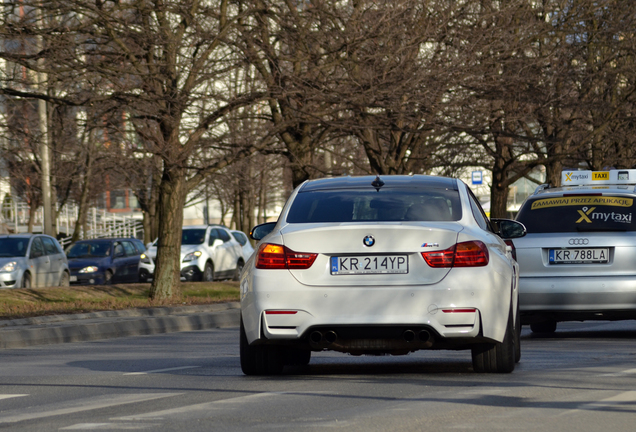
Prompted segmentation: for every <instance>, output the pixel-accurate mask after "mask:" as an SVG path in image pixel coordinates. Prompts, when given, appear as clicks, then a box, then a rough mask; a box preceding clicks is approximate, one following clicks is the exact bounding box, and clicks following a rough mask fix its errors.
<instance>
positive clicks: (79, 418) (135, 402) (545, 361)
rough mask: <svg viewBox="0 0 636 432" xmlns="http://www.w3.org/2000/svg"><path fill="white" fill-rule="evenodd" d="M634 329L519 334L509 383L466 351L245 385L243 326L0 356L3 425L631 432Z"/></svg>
mask: <svg viewBox="0 0 636 432" xmlns="http://www.w3.org/2000/svg"><path fill="white" fill-rule="evenodd" d="M635 340H636V322H634V321H628V322H617V323H607V322H596V323H595V322H588V323H576V324H561V325H560V327H559V330H558V331H557V333H556V334H555V335H554V336H553V337H550V338H536V337H533V336H531V335H530V333H529V330H525V329H524V333H523V339H522V348H523V355H522V356H523V358H522V360H521V363H520V364H519V365H518V367H517V369H516V370H515V372H513V373H512V374H507V375H490V374H475V373H473V372H472V369H471V362H470V353H469V352H467V351H459V352H449V351H430V352H424V351H420V352H418V353H415V354H411V355H409V356H403V357H353V356H347V355H344V354H338V353H328V352H326V353H319V354H316V355H314V356H313V357H312V361H311V364H310V366H309V367H306V368H297V369H293V370H288V371H287V372H288V373H287V374H285V375H283V376H278V377H246V376H243V375H242V374H241V370H240V367H239V359H238V329H237V328H226V329H215V330H204V331H193V332H185V333H170V334H164V335H154V336H142V337H129V338H120V339H110V340H103V341H97V342H83V343H70V344H61V345H47V346H40V347H30V348H22V349H5V350H2V351H0V361H1V365H0V429H5V430H11V431H57V430H79V431H81V430H153V431H154V430H161V431H216V430H219V431H225V430H228V431H245V430H258V431H261V430H263V431H279V430H288V431H299V430H300V431H314V430H329V431H331V430H346V431H393V430H394V431H423V430H426V431H439V430H478V431H496V430H507V431H509V430H520V431H536V430H544V431H573V430H575V431H595V432H596V431H612V432H613V431H633V430H634V429H635V426H634V423H635V420H636V344H635V343H634V342H635Z"/></svg>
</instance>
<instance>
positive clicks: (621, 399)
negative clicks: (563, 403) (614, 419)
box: [561, 390, 636, 415]
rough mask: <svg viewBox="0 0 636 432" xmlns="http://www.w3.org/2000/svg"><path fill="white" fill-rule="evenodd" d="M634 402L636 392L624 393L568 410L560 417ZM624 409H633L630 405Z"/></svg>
mask: <svg viewBox="0 0 636 432" xmlns="http://www.w3.org/2000/svg"><path fill="white" fill-rule="evenodd" d="M634 401H636V391H633V390H632V391H626V392H623V393H619V394H617V395H615V396H612V397H608V398H605V399H601V400H600V401H598V402H590V403H586V404H583V405H580V406H579V407H578V408H577V409H573V410H568V411H566V412H564V413H562V414H561V415H565V414H573V413H576V412H580V411H588V410H595V409H599V408H608V407H614V406H617V405H621V404H623V403H625V402H634ZM625 408H626V409H628V408H634V407H633V406H632V405H626V406H625Z"/></svg>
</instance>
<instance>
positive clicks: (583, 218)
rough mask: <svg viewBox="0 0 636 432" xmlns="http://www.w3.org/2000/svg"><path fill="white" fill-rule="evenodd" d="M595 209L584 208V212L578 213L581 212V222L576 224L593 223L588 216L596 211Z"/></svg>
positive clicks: (578, 221)
mask: <svg viewBox="0 0 636 432" xmlns="http://www.w3.org/2000/svg"><path fill="white" fill-rule="evenodd" d="M595 208H596V207H592V208H591V209H589V210H588V209H587V207H583V210H577V212H579V214H580V215H581V217H580V218H579V220H577V221H576V223H581V222H583V221H585V222H587V223H592V221H591V220H590V218H589V217H588V216H589V215H590V214H591V213H592V212H593V211H594V209H595Z"/></svg>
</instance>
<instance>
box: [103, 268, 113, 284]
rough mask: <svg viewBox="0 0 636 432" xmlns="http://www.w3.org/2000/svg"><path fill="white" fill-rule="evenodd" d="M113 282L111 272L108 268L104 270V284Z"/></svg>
mask: <svg viewBox="0 0 636 432" xmlns="http://www.w3.org/2000/svg"><path fill="white" fill-rule="evenodd" d="M112 283H113V272H112V271H110V270H106V273H104V285H110V284H112Z"/></svg>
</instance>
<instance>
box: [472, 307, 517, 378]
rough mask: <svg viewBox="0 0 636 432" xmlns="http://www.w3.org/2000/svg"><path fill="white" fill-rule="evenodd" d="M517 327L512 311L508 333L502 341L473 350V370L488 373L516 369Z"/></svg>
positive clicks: (509, 317) (509, 315)
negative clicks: (515, 340)
mask: <svg viewBox="0 0 636 432" xmlns="http://www.w3.org/2000/svg"><path fill="white" fill-rule="evenodd" d="M514 339H515V327H514V323H513V321H512V311H511V313H510V314H508V324H507V325H506V334H505V335H504V339H503V341H502V342H497V343H494V344H481V345H478V346H476V347H474V348H473V349H472V350H471V354H472V357H473V370H474V371H475V372H487V373H510V372H512V371H513V370H515V342H514Z"/></svg>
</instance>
